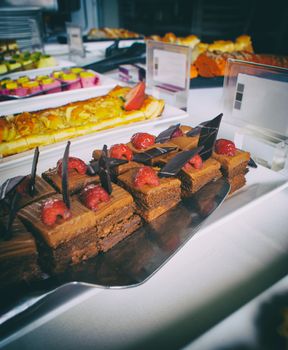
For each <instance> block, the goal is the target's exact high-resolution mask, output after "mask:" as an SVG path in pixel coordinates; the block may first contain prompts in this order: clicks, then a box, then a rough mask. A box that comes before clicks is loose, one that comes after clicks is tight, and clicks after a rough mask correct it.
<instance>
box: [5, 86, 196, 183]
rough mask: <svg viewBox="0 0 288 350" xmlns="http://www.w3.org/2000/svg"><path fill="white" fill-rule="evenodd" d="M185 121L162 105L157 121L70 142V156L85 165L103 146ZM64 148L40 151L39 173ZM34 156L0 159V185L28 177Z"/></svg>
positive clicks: (61, 145) (55, 146)
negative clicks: (141, 132)
mask: <svg viewBox="0 0 288 350" xmlns="http://www.w3.org/2000/svg"><path fill="white" fill-rule="evenodd" d="M78 91H79V90H78ZM72 92H73V91H72ZM47 103H48V101H47ZM57 103H58V101H57ZM50 106H51V100H50ZM43 108H45V107H43ZM188 117H189V115H188V114H187V113H186V112H184V111H183V110H181V109H178V108H175V107H173V106H170V105H165V108H164V111H163V113H162V115H161V116H160V117H159V118H157V119H153V120H147V121H141V122H137V123H132V124H128V125H125V126H118V127H115V128H113V129H108V130H103V131H99V132H96V133H93V134H90V135H85V136H81V137H77V138H74V139H71V148H70V154H71V156H72V155H73V156H75V157H79V158H81V159H83V160H84V161H86V162H88V161H89V160H91V157H92V151H93V150H94V149H95V148H102V146H103V144H107V145H108V146H110V145H112V144H115V143H121V142H123V143H125V142H128V141H129V140H130V137H131V136H132V135H133V134H134V133H135V132H140V131H144V130H145V131H147V132H151V133H155V135H157V134H159V133H160V132H161V131H162V130H164V129H165V128H166V127H167V126H169V125H172V124H173V123H179V122H181V123H182V122H183V123H184V124H188V123H189V122H188V119H189V118H188ZM65 146H66V141H64V142H59V143H56V144H53V145H49V146H43V147H40V157H39V162H38V173H41V172H43V171H44V170H46V169H48V168H49V167H54V166H55V164H56V162H57V160H58V159H59V158H62V156H63V152H64V148H65ZM33 153H34V151H33V150H31V151H27V152H22V153H20V154H16V155H13V156H9V157H6V158H2V159H0V183H2V182H4V181H5V180H6V179H8V178H11V177H13V176H17V175H26V174H29V173H30V171H31V165H32V159H33Z"/></svg>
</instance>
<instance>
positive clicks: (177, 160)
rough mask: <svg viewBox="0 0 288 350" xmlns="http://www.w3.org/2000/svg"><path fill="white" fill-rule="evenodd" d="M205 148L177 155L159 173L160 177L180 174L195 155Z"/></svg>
mask: <svg viewBox="0 0 288 350" xmlns="http://www.w3.org/2000/svg"><path fill="white" fill-rule="evenodd" d="M202 148H203V147H197V148H194V149H192V150H189V151H183V152H180V153H177V154H176V155H175V157H173V158H172V159H171V160H170V161H169V162H168V163H167V164H166V165H165V166H164V167H163V168H162V169H161V170H160V171H159V173H158V176H159V177H171V176H175V175H177V174H178V172H179V171H180V170H181V168H182V167H183V166H184V165H185V164H186V163H187V162H188V160H189V159H191V158H192V157H193V156H195V154H198V153H200V152H201V150H202Z"/></svg>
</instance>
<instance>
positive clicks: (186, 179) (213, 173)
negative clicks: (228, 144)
mask: <svg viewBox="0 0 288 350" xmlns="http://www.w3.org/2000/svg"><path fill="white" fill-rule="evenodd" d="M221 176H222V174H221V172H220V163H219V162H217V160H215V159H212V158H209V159H207V160H205V161H204V162H203V166H202V168H201V169H195V168H194V167H193V166H191V167H189V169H187V170H186V169H183V168H182V169H181V170H180V171H179V173H178V175H177V177H178V178H179V179H180V180H181V189H182V196H184V197H187V196H190V195H191V194H193V193H195V192H197V191H198V190H200V188H202V187H203V186H204V185H206V184H207V183H209V182H210V181H213V180H216V179H219V178H220V177H221Z"/></svg>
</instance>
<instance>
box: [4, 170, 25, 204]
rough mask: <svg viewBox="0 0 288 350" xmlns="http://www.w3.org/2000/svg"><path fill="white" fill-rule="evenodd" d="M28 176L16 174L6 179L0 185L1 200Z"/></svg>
mask: <svg viewBox="0 0 288 350" xmlns="http://www.w3.org/2000/svg"><path fill="white" fill-rule="evenodd" d="M25 178H26V176H15V177H12V178H11V179H8V180H6V181H5V182H4V183H3V184H2V185H1V186H0V200H2V199H5V198H6V196H7V195H8V194H9V193H10V192H11V191H12V190H14V189H15V188H16V187H17V186H18V185H19V184H20V183H21V182H22V181H23V180H24V179H25Z"/></svg>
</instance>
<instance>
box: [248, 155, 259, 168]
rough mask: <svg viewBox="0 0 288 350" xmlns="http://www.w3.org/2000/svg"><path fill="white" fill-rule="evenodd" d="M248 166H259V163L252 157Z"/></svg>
mask: <svg viewBox="0 0 288 350" xmlns="http://www.w3.org/2000/svg"><path fill="white" fill-rule="evenodd" d="M248 166H250V167H251V168H258V165H257V164H256V162H255V160H254V159H253V158H251V157H250V159H249V162H248Z"/></svg>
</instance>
